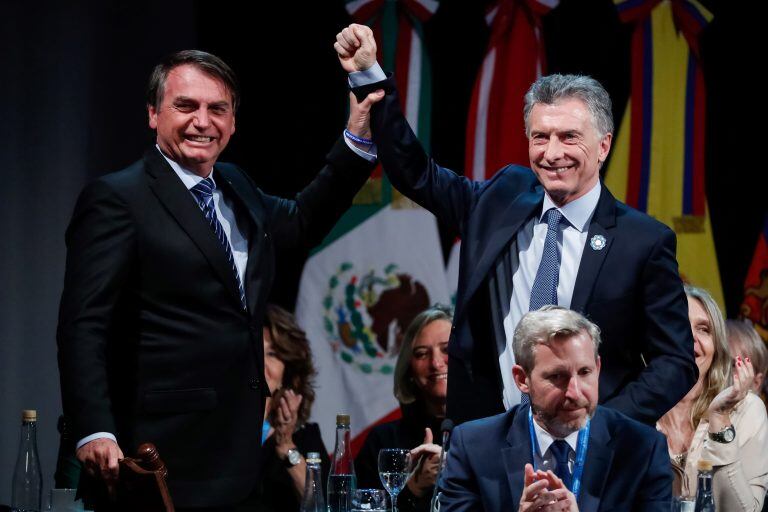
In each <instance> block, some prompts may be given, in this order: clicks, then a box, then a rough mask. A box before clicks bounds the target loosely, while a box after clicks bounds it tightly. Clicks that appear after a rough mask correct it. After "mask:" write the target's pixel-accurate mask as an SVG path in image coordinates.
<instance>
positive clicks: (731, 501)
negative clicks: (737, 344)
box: [657, 285, 768, 512]
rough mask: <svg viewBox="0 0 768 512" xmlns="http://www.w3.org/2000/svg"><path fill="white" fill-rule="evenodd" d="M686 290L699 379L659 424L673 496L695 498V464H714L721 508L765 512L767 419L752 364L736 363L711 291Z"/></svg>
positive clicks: (745, 359)
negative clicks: (703, 461)
mask: <svg viewBox="0 0 768 512" xmlns="http://www.w3.org/2000/svg"><path fill="white" fill-rule="evenodd" d="M685 292H686V295H687V296H688V317H689V320H690V322H691V330H692V331H693V338H694V353H695V356H696V365H697V366H698V368H699V378H698V380H697V381H696V384H695V385H694V386H693V388H692V389H691V390H690V391H689V392H688V394H687V395H686V396H685V397H684V398H683V399H682V400H681V401H680V402H679V403H678V404H677V405H675V407H673V408H672V409H671V410H670V411H669V412H667V414H665V415H664V416H663V417H662V418H661V420H659V423H658V425H657V426H658V428H659V430H661V431H662V432H663V433H664V434H665V435H666V436H667V446H668V448H669V454H670V458H671V459H672V467H673V470H674V473H675V483H674V493H675V494H676V495H688V496H692V495H695V494H696V484H697V480H696V476H697V472H696V463H697V462H698V461H699V460H700V459H708V460H710V461H712V462H713V464H714V476H713V494H714V497H715V503H716V506H717V510H727V511H728V512H737V511H759V510H761V507H762V506H763V501H764V499H765V493H766V489H768V455H767V454H768V418H767V417H766V411H765V407H763V404H762V402H761V401H760V399H759V398H758V397H757V396H756V395H754V394H752V393H750V392H749V389H750V386H751V384H752V380H753V378H754V369H753V367H752V362H751V361H750V359H749V358H748V357H744V356H741V355H738V356H736V357H735V358H734V359H731V355H730V353H729V351H728V342H727V339H726V334H725V322H724V321H723V316H722V314H721V313H720V309H719V308H718V306H717V304H716V303H715V301H714V300H713V299H712V297H711V296H710V295H709V293H707V292H706V291H705V290H702V289H700V288H695V287H692V286H688V285H686V287H685ZM731 382H732V384H731Z"/></svg>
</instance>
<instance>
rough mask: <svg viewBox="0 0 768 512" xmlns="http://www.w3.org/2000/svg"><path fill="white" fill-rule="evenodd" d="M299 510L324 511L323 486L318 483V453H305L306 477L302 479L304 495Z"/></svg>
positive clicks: (309, 511)
mask: <svg viewBox="0 0 768 512" xmlns="http://www.w3.org/2000/svg"><path fill="white" fill-rule="evenodd" d="M300 510H301V512H326V509H325V498H323V486H322V484H321V483H320V454H319V453H317V452H309V453H308V454H307V477H306V479H305V480H304V496H303V497H302V499H301V509H300Z"/></svg>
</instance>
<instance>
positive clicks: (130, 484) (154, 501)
mask: <svg viewBox="0 0 768 512" xmlns="http://www.w3.org/2000/svg"><path fill="white" fill-rule="evenodd" d="M167 476H168V469H167V468H166V467H165V463H164V462H163V461H162V459H161V458H160V455H159V454H158V453H157V448H155V445H153V444H152V443H144V444H142V445H141V446H139V449H138V451H137V454H136V457H126V458H124V459H123V460H121V461H120V478H119V480H118V484H117V490H116V496H115V497H116V502H117V503H118V510H121V511H123V510H125V511H129V510H130V511H132V512H135V511H137V510H141V511H146V512H174V508H173V501H172V500H171V494H170V492H169V491H168V484H167V483H166V478H167Z"/></svg>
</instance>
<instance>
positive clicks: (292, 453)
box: [285, 448, 301, 468]
mask: <svg viewBox="0 0 768 512" xmlns="http://www.w3.org/2000/svg"><path fill="white" fill-rule="evenodd" d="M299 462H301V453H300V452H299V450H298V449H296V448H289V449H288V453H287V457H286V459H285V465H286V466H288V467H289V468H292V467H293V466H295V465H297V464H298V463H299Z"/></svg>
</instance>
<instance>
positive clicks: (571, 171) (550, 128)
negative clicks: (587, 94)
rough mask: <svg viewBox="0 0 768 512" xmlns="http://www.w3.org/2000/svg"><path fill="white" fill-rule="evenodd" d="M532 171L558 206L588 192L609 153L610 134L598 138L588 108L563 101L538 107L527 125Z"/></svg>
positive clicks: (579, 101) (568, 99)
mask: <svg viewBox="0 0 768 512" xmlns="http://www.w3.org/2000/svg"><path fill="white" fill-rule="evenodd" d="M528 126H529V135H528V157H529V158H530V161H531V169H533V172H534V173H536V177H537V178H538V179H539V182H541V184H542V185H543V186H544V189H545V190H546V191H547V193H548V194H549V196H550V197H551V198H552V200H553V201H554V202H555V204H557V205H558V206H563V205H564V204H566V203H569V202H571V201H573V200H575V199H578V198H579V197H581V196H583V195H584V194H586V193H587V192H589V191H590V190H591V189H592V187H594V186H595V184H597V182H598V180H599V178H600V166H601V165H602V162H603V161H605V159H606V157H607V156H608V151H610V149H611V138H612V135H611V134H610V133H608V134H606V135H604V136H603V137H600V134H599V133H598V131H597V128H596V127H595V122H594V119H593V117H592V114H591V113H590V111H589V109H588V108H587V105H586V104H585V103H584V102H583V101H581V100H580V99H578V98H566V99H563V100H560V101H558V102H556V103H554V104H552V105H547V104H543V103H537V104H535V105H534V106H533V108H532V110H531V114H530V118H529V121H528Z"/></svg>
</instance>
